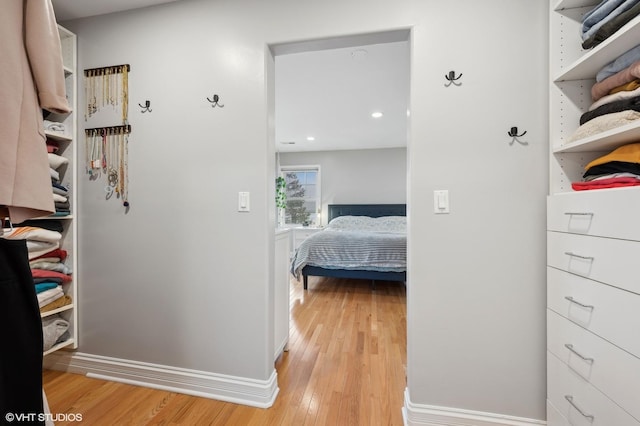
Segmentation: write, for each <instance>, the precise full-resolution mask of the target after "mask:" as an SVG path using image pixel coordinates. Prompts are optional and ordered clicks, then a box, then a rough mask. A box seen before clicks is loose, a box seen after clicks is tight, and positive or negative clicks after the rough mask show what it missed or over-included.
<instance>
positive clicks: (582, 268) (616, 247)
mask: <svg viewBox="0 0 640 426" xmlns="http://www.w3.org/2000/svg"><path fill="white" fill-rule="evenodd" d="M639 259H640V243H638V242H636V241H626V240H617V239H613V238H602V237H589V236H584V235H577V234H565V233H560V232H552V231H550V232H547V265H549V266H553V267H555V268H558V269H561V270H563V271H567V272H571V273H573V274H577V275H580V276H583V277H587V278H591V279H592V280H596V281H600V282H603V283H606V284H610V285H613V286H615V287H619V288H623V289H625V290H629V291H632V292H634V293H637V294H640V278H638V274H637V273H636V272H634V271H636V270H637V265H638V262H639Z"/></svg>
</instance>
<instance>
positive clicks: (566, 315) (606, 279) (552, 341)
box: [547, 0, 640, 426]
mask: <svg viewBox="0 0 640 426" xmlns="http://www.w3.org/2000/svg"><path fill="white" fill-rule="evenodd" d="M598 3H600V2H599V1H598V0H550V17H549V19H550V22H549V24H550V25H549V29H550V56H549V66H550V76H551V80H550V84H549V94H550V102H549V144H550V155H549V192H550V196H549V198H548V203H547V424H548V425H549V426H556V425H589V426H639V425H640V187H630V188H610V189H597V190H589V191H574V190H573V189H572V186H571V183H572V182H578V181H581V180H582V175H583V173H584V171H585V170H584V167H585V165H586V164H588V163H589V162H590V161H592V160H593V159H595V158H598V157H600V156H602V155H605V154H608V153H609V152H611V151H613V150H614V149H615V148H617V147H620V146H622V145H625V144H628V143H632V142H637V141H639V140H640V120H635V121H634V122H630V123H629V124H626V125H624V126H620V127H617V128H613V129H609V130H606V131H603V132H600V133H595V134H592V135H589V136H586V137H583V138H580V139H576V138H575V137H573V135H575V131H576V129H577V128H578V126H579V122H580V117H581V115H582V114H583V113H584V112H586V111H587V110H588V108H589V107H590V106H591V104H592V103H593V101H592V99H591V87H592V86H593V84H594V83H595V76H596V73H597V72H598V71H599V70H600V69H601V68H602V67H603V66H605V65H606V64H608V63H609V62H611V61H613V60H614V59H616V58H617V57H619V56H620V55H622V54H623V53H624V52H626V51H627V50H629V49H631V48H632V47H634V46H636V45H638V44H640V17H636V18H634V19H633V20H632V21H631V22H629V23H628V24H627V25H625V26H624V27H623V28H621V29H620V30H619V31H617V32H616V33H615V34H613V35H612V36H611V37H609V38H608V39H607V40H605V41H604V42H602V43H601V44H600V45H598V46H596V47H594V48H593V49H591V50H584V49H582V46H581V43H582V40H581V39H580V28H581V22H582V17H583V16H584V14H585V13H588V12H589V11H591V10H592V9H593V8H594V7H595V6H596V5H598Z"/></svg>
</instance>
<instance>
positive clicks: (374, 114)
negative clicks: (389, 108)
mask: <svg viewBox="0 0 640 426" xmlns="http://www.w3.org/2000/svg"><path fill="white" fill-rule="evenodd" d="M371 116H372V117H373V118H380V117H382V113H381V112H380V111H376V112H374V113H371Z"/></svg>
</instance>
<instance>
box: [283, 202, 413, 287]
mask: <svg viewBox="0 0 640 426" xmlns="http://www.w3.org/2000/svg"><path fill="white" fill-rule="evenodd" d="M328 213H329V217H328V225H327V226H326V227H325V228H324V229H323V230H322V231H320V232H317V233H314V234H313V235H311V236H309V237H308V238H307V239H306V240H304V241H303V242H302V244H300V247H299V248H298V249H297V250H296V253H295V254H294V256H293V259H292V261H291V273H292V274H293V275H294V276H295V277H296V278H298V279H299V278H300V276H302V279H303V285H304V289H305V290H306V289H307V287H308V277H309V276H321V277H335V278H350V279H366V280H371V281H372V284H373V285H375V281H400V282H406V279H407V278H406V277H407V272H406V259H407V234H406V214H407V207H406V204H330V205H329V206H328Z"/></svg>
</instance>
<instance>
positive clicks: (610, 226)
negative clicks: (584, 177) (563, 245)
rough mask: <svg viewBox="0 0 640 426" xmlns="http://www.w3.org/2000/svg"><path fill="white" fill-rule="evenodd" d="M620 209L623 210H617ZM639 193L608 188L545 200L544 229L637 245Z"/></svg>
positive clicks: (639, 190) (639, 224) (639, 226)
mask: <svg viewBox="0 0 640 426" xmlns="http://www.w3.org/2000/svg"><path fill="white" fill-rule="evenodd" d="M621 206H623V207H621ZM638 217H640V189H639V188H637V187H636V188H611V189H606V190H594V191H580V192H573V193H565V194H558V195H552V196H549V197H548V198H547V229H549V230H550V231H559V232H572V233H577V234H587V235H597V236H602V237H613V238H622V239H628V240H636V241H640V221H638Z"/></svg>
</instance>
